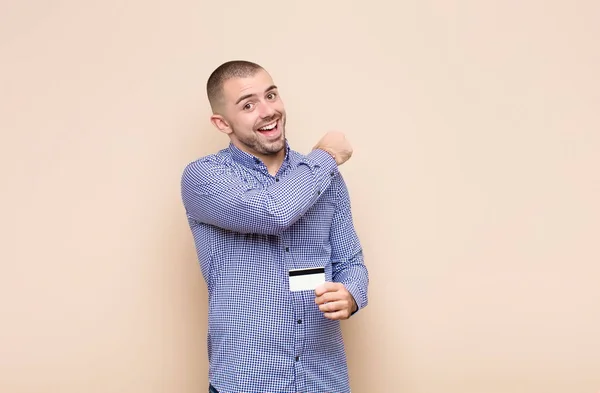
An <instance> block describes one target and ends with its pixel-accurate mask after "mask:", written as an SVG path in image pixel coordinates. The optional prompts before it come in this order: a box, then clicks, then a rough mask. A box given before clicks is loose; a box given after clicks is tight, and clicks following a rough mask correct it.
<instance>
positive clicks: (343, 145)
mask: <svg viewBox="0 0 600 393" xmlns="http://www.w3.org/2000/svg"><path fill="white" fill-rule="evenodd" d="M315 149H321V150H325V151H326V152H328V153H329V154H331V155H332V156H333V158H334V159H335V162H336V163H337V164H338V165H342V164H343V163H344V162H346V161H348V160H349V159H350V157H352V146H350V143H349V142H348V140H347V139H346V136H345V135H344V134H343V133H342V132H339V131H330V132H328V133H326V134H325V135H324V136H323V137H322V138H321V140H320V141H319V142H317V144H316V145H315V147H314V148H313V150H315Z"/></svg>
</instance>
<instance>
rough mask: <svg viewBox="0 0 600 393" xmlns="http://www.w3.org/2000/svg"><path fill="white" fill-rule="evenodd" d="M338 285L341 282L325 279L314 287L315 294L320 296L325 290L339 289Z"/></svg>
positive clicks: (333, 290)
mask: <svg viewBox="0 0 600 393" xmlns="http://www.w3.org/2000/svg"><path fill="white" fill-rule="evenodd" d="M340 285H342V284H340V283H339V282H331V281H327V282H325V283H323V284H321V285H319V286H318V287H317V288H315V295H316V296H321V295H323V294H324V293H327V292H335V291H337V290H339V289H340Z"/></svg>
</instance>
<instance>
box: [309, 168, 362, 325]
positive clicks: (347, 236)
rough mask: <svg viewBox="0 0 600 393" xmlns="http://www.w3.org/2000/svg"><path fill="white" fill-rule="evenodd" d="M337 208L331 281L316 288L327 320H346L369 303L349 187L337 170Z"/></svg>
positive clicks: (318, 300)
mask: <svg viewBox="0 0 600 393" xmlns="http://www.w3.org/2000/svg"><path fill="white" fill-rule="evenodd" d="M336 180H337V181H338V185H337V194H336V210H335V214H334V217H333V222H332V225H331V232H330V243H331V261H332V266H333V277H332V278H333V282H330V283H325V284H324V285H321V286H320V287H319V288H317V289H316V290H315V294H316V302H317V304H318V305H319V308H320V310H321V311H322V312H323V313H324V315H325V317H326V318H329V319H347V318H349V317H350V316H351V315H352V314H354V313H356V312H357V311H358V310H360V309H362V308H364V307H366V305H367V303H368V295H367V292H368V286H369V273H368V270H367V267H366V266H365V264H364V260H363V250H362V245H361V243H360V240H359V238H358V235H357V234H356V229H355V228H354V222H353V219H352V209H351V204H350V195H349V193H348V188H347V186H346V183H345V181H344V179H343V177H342V175H341V173H338V179H336Z"/></svg>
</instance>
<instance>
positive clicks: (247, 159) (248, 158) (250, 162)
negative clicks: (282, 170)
mask: <svg viewBox="0 0 600 393" xmlns="http://www.w3.org/2000/svg"><path fill="white" fill-rule="evenodd" d="M290 150H291V149H290V145H289V143H288V140H287V139H286V140H285V157H284V159H283V163H284V165H285V164H287V163H288V162H289V160H290ZM229 152H230V153H231V157H232V158H233V160H234V161H235V162H237V163H238V164H242V165H244V166H246V167H248V168H257V167H261V168H264V166H265V165H264V163H263V162H262V160H261V159H260V158H258V157H255V156H253V155H252V154H250V153H246V152H245V151H243V150H241V149H240V148H238V147H237V146H236V145H234V144H233V143H232V142H230V143H229Z"/></svg>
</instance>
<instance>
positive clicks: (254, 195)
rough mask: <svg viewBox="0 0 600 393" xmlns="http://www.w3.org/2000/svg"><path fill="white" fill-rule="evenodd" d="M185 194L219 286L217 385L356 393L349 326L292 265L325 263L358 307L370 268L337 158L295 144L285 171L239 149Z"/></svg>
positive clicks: (191, 180) (287, 392)
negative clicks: (294, 285) (299, 286)
mask: <svg viewBox="0 0 600 393" xmlns="http://www.w3.org/2000/svg"><path fill="white" fill-rule="evenodd" d="M181 192H182V199H183V204H184V207H185V210H186V214H187V218H188V222H189V225H190V228H191V231H192V234H193V237H194V240H195V244H196V250H197V254H198V260H199V263H200V268H201V270H202V274H203V276H204V279H205V280H206V284H207V288H208V301H209V310H208V359H209V365H210V367H209V380H210V382H211V383H212V385H213V386H214V387H215V388H216V389H217V390H218V391H219V393H242V392H243V393H266V392H269V393H296V392H303V393H325V392H329V393H349V392H350V386H349V378H348V369H347V365H346V355H345V351H344V344H343V340H342V332H341V329H340V321H331V320H328V319H326V318H325V317H324V316H323V313H322V312H321V311H320V310H319V309H318V305H317V304H316V303H315V293H314V291H311V290H309V291H299V292H292V291H290V290H289V278H288V271H289V270H290V269H297V268H308V267H325V277H326V280H327V281H334V282H340V283H343V284H344V285H345V287H346V288H347V289H348V291H349V292H350V293H351V294H352V296H353V297H354V299H355V301H356V303H357V305H358V308H359V309H361V308H363V307H365V306H366V305H367V286H368V272H367V269H366V267H365V265H364V263H363V254H362V248H361V244H360V241H359V239H358V237H357V235H356V232H355V229H354V225H353V222H352V214H351V211H350V199H349V195H348V190H347V188H346V184H345V182H344V180H343V178H342V175H341V174H340V173H339V172H338V169H337V165H336V163H335V160H334V159H333V158H332V157H331V156H330V155H329V154H328V153H326V152H324V151H322V150H314V151H312V152H311V153H309V154H308V155H302V154H300V153H298V152H295V151H293V150H291V149H290V148H289V145H288V144H287V142H286V155H285V159H284V162H283V165H282V166H281V168H280V170H279V171H278V173H277V174H276V175H275V176H272V175H270V174H269V173H268V171H267V168H266V166H265V165H264V164H263V163H262V161H261V160H259V159H257V158H255V157H254V156H252V155H250V154H247V153H245V152H243V151H242V150H240V149H238V148H237V147H235V146H234V145H233V144H230V145H229V147H228V148H225V149H223V150H221V151H219V152H218V153H217V154H213V155H209V156H206V157H203V158H200V159H198V160H196V161H194V162H192V163H190V164H188V165H187V166H186V168H185V169H184V171H183V175H182V179H181Z"/></svg>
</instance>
